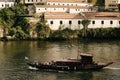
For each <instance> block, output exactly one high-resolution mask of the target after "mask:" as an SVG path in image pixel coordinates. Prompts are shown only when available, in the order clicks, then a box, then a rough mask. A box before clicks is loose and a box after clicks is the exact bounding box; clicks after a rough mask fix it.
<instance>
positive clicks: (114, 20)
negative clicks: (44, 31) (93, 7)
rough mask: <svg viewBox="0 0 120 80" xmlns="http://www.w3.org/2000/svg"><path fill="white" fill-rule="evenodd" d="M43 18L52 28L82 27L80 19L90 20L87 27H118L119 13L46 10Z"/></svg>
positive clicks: (119, 24) (119, 21)
mask: <svg viewBox="0 0 120 80" xmlns="http://www.w3.org/2000/svg"><path fill="white" fill-rule="evenodd" d="M45 19H46V20H47V24H48V25H49V26H50V28H51V29H52V30H58V29H59V28H60V27H61V28H62V29H64V28H70V29H72V30H75V29H82V28H83V26H82V24H81V21H82V20H84V19H88V20H90V21H91V23H90V24H89V26H88V28H108V27H120V14H119V13H118V12H89V13H87V12H84V13H62V12H61V13H60V12H59V13H57V12H55V13H52V12H46V13H45Z"/></svg>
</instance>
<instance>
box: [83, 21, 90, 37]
mask: <svg viewBox="0 0 120 80" xmlns="http://www.w3.org/2000/svg"><path fill="white" fill-rule="evenodd" d="M90 22H91V21H90V20H87V19H85V20H82V25H83V32H82V33H83V36H84V37H86V35H87V34H86V33H87V29H88V25H89V24H90Z"/></svg>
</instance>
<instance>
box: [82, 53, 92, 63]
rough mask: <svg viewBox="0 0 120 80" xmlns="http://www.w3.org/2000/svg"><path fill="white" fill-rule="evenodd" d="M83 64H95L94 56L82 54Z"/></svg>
mask: <svg viewBox="0 0 120 80" xmlns="http://www.w3.org/2000/svg"><path fill="white" fill-rule="evenodd" d="M80 56H81V63H83V64H91V63H93V56H92V55H91V54H84V53H81V54H80Z"/></svg>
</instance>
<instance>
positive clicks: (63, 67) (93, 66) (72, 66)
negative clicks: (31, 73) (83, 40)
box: [27, 53, 113, 71]
mask: <svg viewBox="0 0 120 80" xmlns="http://www.w3.org/2000/svg"><path fill="white" fill-rule="evenodd" d="M80 57H81V59H64V60H58V61H50V62H43V63H42V62H36V61H29V60H27V64H28V65H29V67H31V68H34V69H37V70H41V69H43V70H58V71H81V70H98V69H102V68H104V67H106V66H108V65H110V64H112V63H113V62H108V63H95V62H94V61H93V56H92V55H91V54H84V53H81V54H80Z"/></svg>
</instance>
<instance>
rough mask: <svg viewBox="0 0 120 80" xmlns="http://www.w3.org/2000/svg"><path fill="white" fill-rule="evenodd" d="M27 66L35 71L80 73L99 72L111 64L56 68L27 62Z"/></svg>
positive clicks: (55, 66)
mask: <svg viewBox="0 0 120 80" xmlns="http://www.w3.org/2000/svg"><path fill="white" fill-rule="evenodd" d="M27 64H28V65H29V66H30V67H32V68H33V69H36V70H57V71H82V70H99V69H102V68H104V67H106V66H108V65H110V64H112V62H109V63H107V64H89V65H76V66H57V65H50V64H42V63H35V62H28V63H27Z"/></svg>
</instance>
